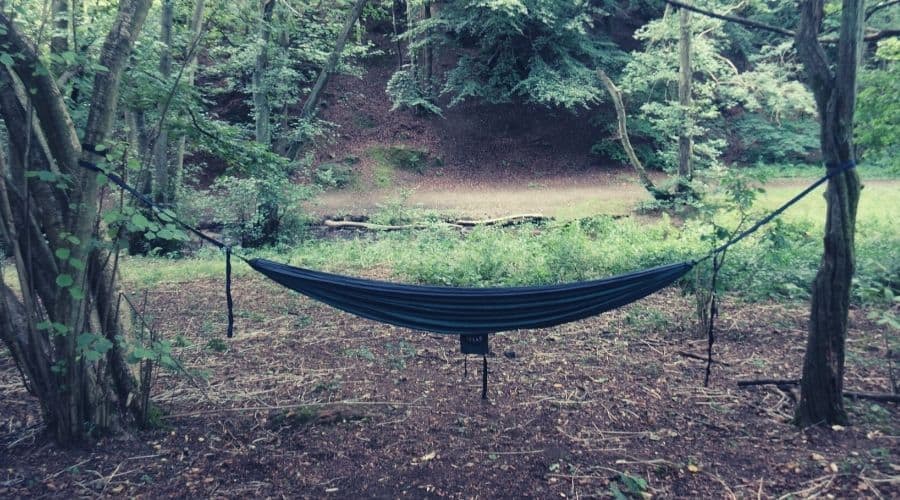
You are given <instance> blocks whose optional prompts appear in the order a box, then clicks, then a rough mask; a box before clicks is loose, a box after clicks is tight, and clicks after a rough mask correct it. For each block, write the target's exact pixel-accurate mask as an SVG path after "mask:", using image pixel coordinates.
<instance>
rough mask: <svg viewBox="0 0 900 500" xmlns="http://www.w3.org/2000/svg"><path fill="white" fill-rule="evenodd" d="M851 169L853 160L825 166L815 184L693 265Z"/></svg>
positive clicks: (747, 234)
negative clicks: (825, 170) (824, 172)
mask: <svg viewBox="0 0 900 500" xmlns="http://www.w3.org/2000/svg"><path fill="white" fill-rule="evenodd" d="M853 168H856V162H854V161H853V160H848V161H845V162H843V163H840V164H837V165H828V166H827V173H826V174H825V175H823V176H822V177H820V178H819V179H818V180H817V181H816V182H813V183H812V184H810V185H809V186H808V187H807V188H806V189H804V190H803V191H800V192H799V193H798V194H797V195H796V196H794V197H793V198H791V199H790V200H788V201H786V202H784V204H783V205H781V206H780V207H778V208H776V209H775V210H773V211H772V212H771V213H769V215H766V216H765V217H763V218H762V219H760V220H758V221H757V222H756V224H753V225H752V226H750V227H749V228H747V229H746V230H744V231H742V232H741V233H740V234H738V235H737V236H735V237H733V238H731V239H730V240H728V241H726V242H725V243H723V244H722V245H720V246H719V247H717V248H716V249H715V250H713V251H712V252H710V253H708V254H707V255H706V256H704V257H703V258H701V259H698V260H697V261H695V264H696V263H699V262H703V261H704V260H706V259H708V258H710V257H712V256H713V255H715V254H719V253H721V252H724V251H725V250H726V249H727V248H728V247H730V246H731V245H734V244H735V243H737V242H739V241H741V240H743V239H744V238H746V237H747V236H750V235H751V234H753V233H755V232H756V231H758V230H759V228H761V227H763V226H765V225H766V224H768V223H769V222H772V219H774V218H775V217H778V216H779V215H781V214H782V213H783V212H784V211H785V210H787V209H788V208H790V207H791V206H793V205H794V204H795V203H797V202H798V201H800V200H801V199H803V198H804V197H806V195H808V194H809V193H811V192H813V191H814V190H815V189H816V188H818V187H819V186H821V185H822V184H824V183H825V182H827V181H828V180H829V179H831V178H832V177H834V176H836V175H838V174H842V173H844V172H847V171H848V170H851V169H853Z"/></svg>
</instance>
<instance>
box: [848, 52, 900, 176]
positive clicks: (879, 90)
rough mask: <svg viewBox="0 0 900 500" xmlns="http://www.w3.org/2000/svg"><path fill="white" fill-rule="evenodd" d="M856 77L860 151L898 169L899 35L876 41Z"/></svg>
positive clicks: (857, 125) (856, 137) (899, 137)
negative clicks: (871, 57) (868, 61)
mask: <svg viewBox="0 0 900 500" xmlns="http://www.w3.org/2000/svg"><path fill="white" fill-rule="evenodd" d="M859 79H860V82H859V96H858V97H857V101H856V130H855V137H854V139H855V140H856V142H857V144H858V146H859V150H860V152H861V155H862V157H863V158H864V159H866V160H873V161H875V162H879V163H885V164H887V165H888V166H890V167H892V168H894V169H900V162H898V161H897V157H898V155H900V39H898V38H889V39H886V40H882V41H881V42H879V44H878V50H877V52H876V53H875V57H874V61H873V63H872V64H871V65H870V67H869V68H866V69H864V70H862V71H860V74H859Z"/></svg>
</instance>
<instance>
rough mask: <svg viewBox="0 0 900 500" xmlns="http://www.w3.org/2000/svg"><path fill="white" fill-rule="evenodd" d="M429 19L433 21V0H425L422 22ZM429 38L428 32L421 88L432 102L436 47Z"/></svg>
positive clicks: (424, 47)
mask: <svg viewBox="0 0 900 500" xmlns="http://www.w3.org/2000/svg"><path fill="white" fill-rule="evenodd" d="M429 19H431V0H424V2H423V3H422V20H423V21H428V20H429ZM428 36H429V33H428V32H426V33H425V38H426V40H425V44H424V45H423V46H422V57H421V59H420V62H421V64H420V68H419V72H420V73H419V87H421V88H422V90H423V91H424V92H425V95H427V96H428V100H431V98H432V92H433V89H432V87H431V82H432V77H433V76H434V47H432V45H431V41H430V40H428Z"/></svg>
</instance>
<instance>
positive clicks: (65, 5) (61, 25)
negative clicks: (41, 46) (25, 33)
mask: <svg viewBox="0 0 900 500" xmlns="http://www.w3.org/2000/svg"><path fill="white" fill-rule="evenodd" d="M50 12H51V14H52V16H53V36H51V37H50V53H51V54H56V55H62V54H64V53H65V52H67V51H68V50H69V16H70V15H71V14H70V11H69V0H53V1H52V2H51V3H50ZM65 67H66V65H65V63H62V62H60V61H55V62H54V63H53V65H52V67H51V70H52V71H53V74H54V75H56V76H60V75H62V74H63V71H65Z"/></svg>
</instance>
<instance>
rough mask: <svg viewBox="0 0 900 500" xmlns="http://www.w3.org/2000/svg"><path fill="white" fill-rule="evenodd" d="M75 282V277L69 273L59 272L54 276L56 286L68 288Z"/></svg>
mask: <svg viewBox="0 0 900 500" xmlns="http://www.w3.org/2000/svg"><path fill="white" fill-rule="evenodd" d="M73 283H75V279H74V278H72V275H71V274H60V275H59V276H57V277H56V286H58V287H61V288H68V287H70V286H72V284H73Z"/></svg>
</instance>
